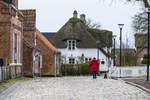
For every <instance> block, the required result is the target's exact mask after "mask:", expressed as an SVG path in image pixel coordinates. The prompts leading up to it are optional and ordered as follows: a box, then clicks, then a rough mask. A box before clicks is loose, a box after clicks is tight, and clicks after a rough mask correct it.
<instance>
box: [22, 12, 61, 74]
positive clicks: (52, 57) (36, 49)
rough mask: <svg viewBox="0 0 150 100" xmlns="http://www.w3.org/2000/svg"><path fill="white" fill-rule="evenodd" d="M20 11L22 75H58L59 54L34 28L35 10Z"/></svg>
mask: <svg viewBox="0 0 150 100" xmlns="http://www.w3.org/2000/svg"><path fill="white" fill-rule="evenodd" d="M20 11H21V12H22V13H23V15H24V35H23V36H24V51H23V54H24V56H23V60H24V62H23V70H24V75H26V76H35V75H56V74H59V68H60V52H59V51H58V50H57V49H56V48H55V47H54V46H53V45H52V44H51V43H50V42H49V41H48V40H47V39H46V38H45V37H44V36H43V34H41V32H40V31H39V30H38V29H37V28H36V10H33V9H29V10H20Z"/></svg>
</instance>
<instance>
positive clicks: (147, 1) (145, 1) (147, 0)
mask: <svg viewBox="0 0 150 100" xmlns="http://www.w3.org/2000/svg"><path fill="white" fill-rule="evenodd" d="M126 1H129V2H136V1H139V2H142V3H143V5H144V7H150V1H149V0H126Z"/></svg>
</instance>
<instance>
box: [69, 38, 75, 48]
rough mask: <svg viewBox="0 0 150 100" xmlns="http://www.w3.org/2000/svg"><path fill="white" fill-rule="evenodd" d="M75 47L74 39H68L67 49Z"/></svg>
mask: <svg viewBox="0 0 150 100" xmlns="http://www.w3.org/2000/svg"><path fill="white" fill-rule="evenodd" d="M75 48H76V40H68V49H69V50H75Z"/></svg>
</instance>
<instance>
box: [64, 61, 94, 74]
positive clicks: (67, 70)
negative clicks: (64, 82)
mask: <svg viewBox="0 0 150 100" xmlns="http://www.w3.org/2000/svg"><path fill="white" fill-rule="evenodd" d="M90 73H91V69H90V67H89V63H84V64H62V75H89V74H90Z"/></svg>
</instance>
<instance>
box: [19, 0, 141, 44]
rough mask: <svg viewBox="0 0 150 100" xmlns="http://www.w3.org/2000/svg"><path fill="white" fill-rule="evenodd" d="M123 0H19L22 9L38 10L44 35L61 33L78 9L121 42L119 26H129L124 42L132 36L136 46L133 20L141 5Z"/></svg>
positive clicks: (131, 38) (125, 30)
mask: <svg viewBox="0 0 150 100" xmlns="http://www.w3.org/2000/svg"><path fill="white" fill-rule="evenodd" d="M112 1H113V2H112ZM120 1H122V0H19V8H20V9H36V11H37V21H36V22H37V28H38V29H39V30H40V31H41V32H57V31H58V30H59V29H60V28H61V27H62V26H63V25H64V24H65V23H66V22H67V21H68V19H69V18H71V17H72V13H73V11H74V10H77V11H78V14H82V13H84V14H86V18H91V19H92V20H94V21H96V22H99V23H101V25H102V27H101V28H102V29H106V30H110V31H112V32H113V34H116V35H117V40H118V42H119V36H120V35H119V27H118V24H125V26H124V28H123V41H124V42H126V41H125V40H126V37H128V38H129V43H132V47H133V45H134V39H133V34H134V33H133V29H132V27H131V26H132V17H133V16H134V15H135V14H136V13H137V12H140V9H141V5H140V4H139V3H131V4H129V3H125V2H120Z"/></svg>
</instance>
